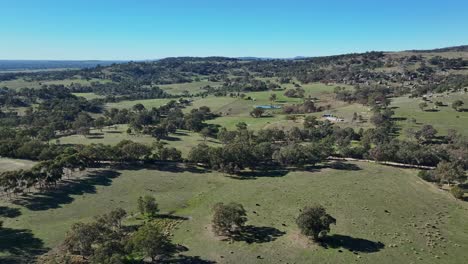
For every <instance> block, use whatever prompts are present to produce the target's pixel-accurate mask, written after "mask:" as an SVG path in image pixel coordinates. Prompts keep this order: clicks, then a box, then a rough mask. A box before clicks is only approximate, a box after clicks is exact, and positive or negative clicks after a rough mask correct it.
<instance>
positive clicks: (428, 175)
mask: <svg viewBox="0 0 468 264" xmlns="http://www.w3.org/2000/svg"><path fill="white" fill-rule="evenodd" d="M418 177H419V178H421V179H423V180H425V181H428V182H435V181H436V180H437V179H436V178H435V175H434V173H432V172H431V171H427V170H421V171H419V172H418Z"/></svg>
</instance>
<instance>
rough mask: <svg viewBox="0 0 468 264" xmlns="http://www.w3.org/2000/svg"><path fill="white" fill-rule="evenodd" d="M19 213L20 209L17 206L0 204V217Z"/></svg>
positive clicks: (13, 215)
mask: <svg viewBox="0 0 468 264" xmlns="http://www.w3.org/2000/svg"><path fill="white" fill-rule="evenodd" d="M20 215H21V211H20V209H18V208H10V207H6V206H0V217H6V218H15V217H18V216H20Z"/></svg>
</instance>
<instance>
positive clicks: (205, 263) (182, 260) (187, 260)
mask: <svg viewBox="0 0 468 264" xmlns="http://www.w3.org/2000/svg"><path fill="white" fill-rule="evenodd" d="M161 263H177V264H214V263H216V261H211V260H205V259H202V258H200V257H199V256H185V255H177V256H174V257H171V258H169V259H165V260H163V261H161Z"/></svg>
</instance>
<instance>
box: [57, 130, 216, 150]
mask: <svg viewBox="0 0 468 264" xmlns="http://www.w3.org/2000/svg"><path fill="white" fill-rule="evenodd" d="M115 127H116V128H113V127H107V128H104V129H103V130H102V131H100V130H96V129H93V130H91V131H90V132H91V134H90V135H89V136H86V137H85V136H82V135H71V136H66V137H61V138H60V139H59V141H60V144H64V145H67V144H72V145H76V144H82V145H89V144H93V143H95V144H99V143H101V144H106V145H117V143H119V142H120V141H122V140H131V141H134V142H138V143H142V144H146V145H151V144H153V143H154V142H156V139H155V138H154V137H151V136H149V135H142V134H138V135H136V134H130V135H129V134H127V132H126V131H127V128H128V126H127V125H117V126H115ZM162 142H164V143H166V144H167V145H169V146H171V147H175V148H177V149H178V150H180V151H181V152H182V155H183V156H184V157H186V155H187V154H188V153H189V151H190V149H191V148H192V147H194V146H196V145H198V144H200V143H203V142H205V141H204V139H203V137H202V136H200V134H198V133H195V132H191V131H186V130H179V131H177V133H176V134H171V135H170V137H169V138H168V139H164V140H162ZM206 143H207V144H217V143H218V142H217V141H216V140H213V139H207V141H206Z"/></svg>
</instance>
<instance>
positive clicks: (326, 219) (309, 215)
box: [296, 205, 336, 241]
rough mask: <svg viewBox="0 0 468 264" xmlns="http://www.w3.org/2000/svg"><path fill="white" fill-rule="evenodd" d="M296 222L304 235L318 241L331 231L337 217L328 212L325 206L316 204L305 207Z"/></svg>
mask: <svg viewBox="0 0 468 264" xmlns="http://www.w3.org/2000/svg"><path fill="white" fill-rule="evenodd" d="M296 223H297V225H298V226H299V229H300V230H301V233H302V234H303V235H306V236H308V237H311V238H312V239H313V240H314V241H318V240H319V239H320V238H322V237H324V236H326V234H327V233H328V232H330V225H332V224H336V219H335V218H333V217H332V216H331V215H329V214H327V212H326V210H325V208H324V207H322V206H321V205H315V206H310V207H305V208H304V209H303V210H302V212H301V214H300V215H299V216H298V217H297V219H296Z"/></svg>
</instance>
